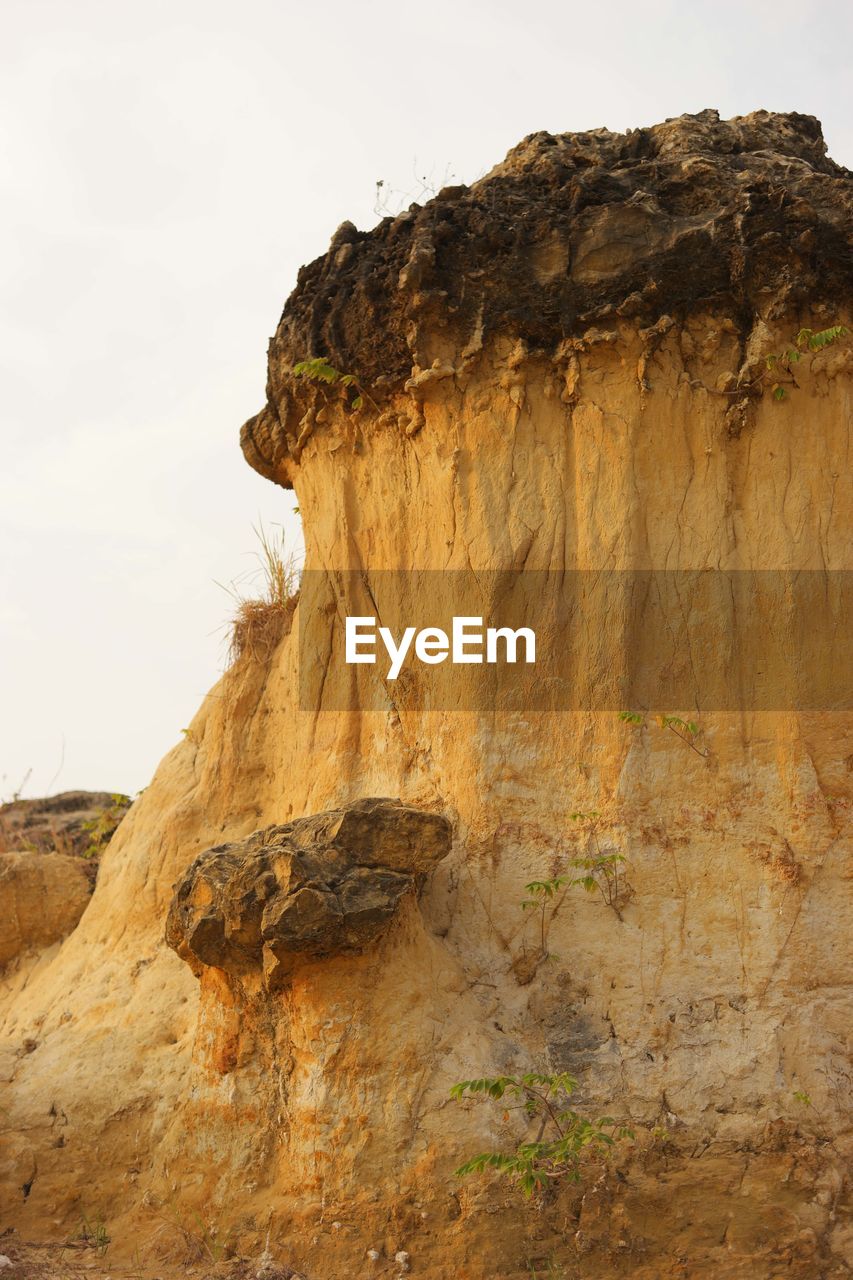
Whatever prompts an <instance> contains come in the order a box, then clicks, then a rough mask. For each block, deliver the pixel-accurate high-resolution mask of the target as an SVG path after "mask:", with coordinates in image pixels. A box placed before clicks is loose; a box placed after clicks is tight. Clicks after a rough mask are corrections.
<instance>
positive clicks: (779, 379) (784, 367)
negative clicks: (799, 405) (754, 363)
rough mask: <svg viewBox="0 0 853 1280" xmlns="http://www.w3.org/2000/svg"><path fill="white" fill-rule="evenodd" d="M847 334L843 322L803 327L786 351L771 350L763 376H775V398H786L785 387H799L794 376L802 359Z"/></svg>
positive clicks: (773, 386)
mask: <svg viewBox="0 0 853 1280" xmlns="http://www.w3.org/2000/svg"><path fill="white" fill-rule="evenodd" d="M846 335H847V329H846V328H845V326H844V325H843V324H833V325H830V326H829V328H828V329H819V330H818V331H817V332H815V330H814V329H801V330H800V332H799V333H798V334H797V336H796V338H795V339H794V345H793V346H791V347H789V348H788V349H787V350H786V351H776V352H771V353H770V354H769V355H767V356H765V359H764V363H765V366H766V372H765V373H764V374H762V377H763V378H765V379H767V377H768V375H769V376H770V377H771V378H773V381H772V383H771V386H770V390H771V392H772V394H773V399H774V400H784V399H785V394H786V393H785V387H786V386H791V387H799V383H798V382H797V379H796V378H795V377H794V368H795V366H796V365H798V364H799V363H800V361H801V360H803V359H805V358H806V357H808V356H811V355H814V354H815V353H816V352H817V351H823V350H824V348H825V347H829V346H832V344H833V343H834V342H838V340H839V338H843V337H845V336H846Z"/></svg>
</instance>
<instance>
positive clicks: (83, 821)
mask: <svg viewBox="0 0 853 1280" xmlns="http://www.w3.org/2000/svg"><path fill="white" fill-rule="evenodd" d="M129 804H130V801H129V800H127V798H126V797H124V796H121V797H116V796H113V795H110V794H109V793H107V792H101V791H65V792H63V793H62V794H60V795H56V796H49V797H46V798H44V799H38V800H14V801H11V802H10V803H9V804H4V805H0V966H3V965H5V964H8V962H9V961H10V960H14V959H16V958H17V957H18V956H20V955H22V954H25V953H35V952H38V951H41V950H42V949H44V948H45V947H50V946H52V945H53V944H54V943H56V942H59V941H61V939H63V938H65V937H67V935H68V934H69V933H71V931H72V929H73V928H74V926H75V925H76V924H77V922H78V921H79V919H80V917H81V916H82V914H83V912H84V910H85V909H86V907H87V905H88V903H89V898H90V897H91V894H92V886H93V884H94V881H95V876H96V874H97V869H98V856H99V854H100V852H101V851H102V849H103V848H104V847H105V846H106V843H107V841H108V840H109V839H110V837H111V836H112V835H113V833H114V831H115V830H116V828H117V827H118V824H119V822H120V821H121V819H122V817H123V816H124V814H125V813H126V812H127V809H128V806H129Z"/></svg>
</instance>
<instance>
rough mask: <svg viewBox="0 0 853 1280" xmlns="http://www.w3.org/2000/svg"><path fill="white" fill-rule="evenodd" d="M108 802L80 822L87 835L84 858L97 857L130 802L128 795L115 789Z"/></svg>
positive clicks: (104, 847) (107, 842)
mask: <svg viewBox="0 0 853 1280" xmlns="http://www.w3.org/2000/svg"><path fill="white" fill-rule="evenodd" d="M110 802H111V803H110V804H108V805H105V806H104V808H102V809H99V810H98V812H97V813H96V814H95V816H94V818H87V820H86V821H85V822H83V823H81V826H82V829H83V830H84V831H86V832H87V833H88V835H89V843H88V844H87V846H86V848H85V849H84V850H83V853H82V856H83V857H84V858H97V857H100V855H101V854H102V853H103V851H104V849H106V847H107V845H108V844H109V842H110V840H111V839H112V837H113V836H114V834H115V831H116V828H117V827H118V825H119V823H120V822H121V820H122V818H123V817H124V815H125V812H126V811H127V807H128V805H129V804H130V796H125V795H122V794H121V792H119V791H117V792H115V793H114V794H113V795H111V796H110Z"/></svg>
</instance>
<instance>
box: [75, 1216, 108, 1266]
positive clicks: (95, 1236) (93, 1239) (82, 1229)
mask: <svg viewBox="0 0 853 1280" xmlns="http://www.w3.org/2000/svg"><path fill="white" fill-rule="evenodd" d="M76 1238H77V1240H79V1241H82V1243H83V1244H84V1245H86V1246H87V1247H88V1248H90V1249H94V1250H95V1253H96V1254H97V1255H98V1257H99V1258H102V1257H103V1256H104V1254H105V1253H106V1252H107V1250H108V1249H109V1247H110V1234H109V1232H108V1231H107V1224H106V1222H105V1221H104V1218H103V1215H102V1214H98V1215H97V1217H95V1218H89V1217H88V1216H87V1215H86V1214H83V1215H82V1217H81V1218H80V1226H79V1228H78V1231H77V1237H76Z"/></svg>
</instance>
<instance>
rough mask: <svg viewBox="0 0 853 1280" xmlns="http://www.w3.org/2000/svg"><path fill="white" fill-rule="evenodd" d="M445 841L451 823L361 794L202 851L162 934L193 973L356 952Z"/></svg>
mask: <svg viewBox="0 0 853 1280" xmlns="http://www.w3.org/2000/svg"><path fill="white" fill-rule="evenodd" d="M449 850H450V824H449V822H448V821H447V819H446V818H442V817H441V816H440V815H438V814H433V813H423V812H421V811H420V810H418V809H414V808H412V807H411V806H408V805H404V804H401V803H400V801H399V800H397V801H395V800H379V799H375V800H361V801H358V802H357V803H355V804H351V805H347V806H346V807H344V808H341V809H334V810H332V811H331V812H329V813H322V814H317V815H315V816H313V817H309V818H300V819H298V820H297V821H296V822H290V823H287V824H285V825H284V826H277V827H267V828H266V829H265V830H263V831H257V832H255V833H254V835H251V836H249V837H248V838H247V839H246V840H241V841H237V842H234V843H232V844H225V845H219V846H217V848H215V849H209V850H207V851H206V852H205V853H202V854H199V856H198V857H197V858H196V859H195V861H194V862H193V863H192V864H191V865H190V867H189V868H188V869H187V871H186V872H185V874H184V876H183V877H182V879H181V881H180V883H179V884H178V886H177V888H176V890H175V896H174V898H173V900H172V905H171V907H170V908H169V916H168V919H167V923H166V941H167V942H168V944H169V946H170V947H172V949H173V950H174V951H176V952H177V953H178V955H179V956H180V957H181V959H182V960H186V962H187V963H188V964H189V966H190V967H191V968H192V970H193V972H195V973H196V974H199V973H200V972H201V970H202V968H203V967H204V966H208V965H212V966H214V967H216V968H218V969H222V970H223V971H224V972H226V973H229V974H233V975H236V976H248V975H251V974H252V973H259V974H262V975H263V980H264V984H265V985H266V986H267V987H268V988H271V989H272V988H274V987H276V986H279V985H280V984H281V983H283V982H284V981H286V980H287V978H288V977H290V976H291V975H292V973H293V972H294V970H295V969H297V968H298V967H299V966H300V964H302V965H304V964H306V963H308V962H310V961H312V960H320V959H324V958H326V957H329V956H333V955H339V954H341V953H346V952H353V951H360V950H362V949H363V948H364V947H366V946H368V945H369V944H370V943H371V942H373V941H374V940H375V939H376V938H377V937H379V935H380V934H381V933H382V931H383V930H384V929H385V928H386V926H387V924H388V922H389V920H390V919H391V917H392V916H393V915H394V912H395V911H396V909H397V905H398V903H399V900H400V898H401V897H402V896H403V895H404V894H407V893H411V892H413V890H414V889H415V888H416V886H417V885H418V884H419V883H421V882H422V881H423V878H424V876H425V875H426V873H427V872H428V871H430V870H432V868H433V867H434V866H435V865H436V864H437V863H438V862H439V861H440V860H441V859H442V858H444V857H446V855H447V853H448V852H449Z"/></svg>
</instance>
